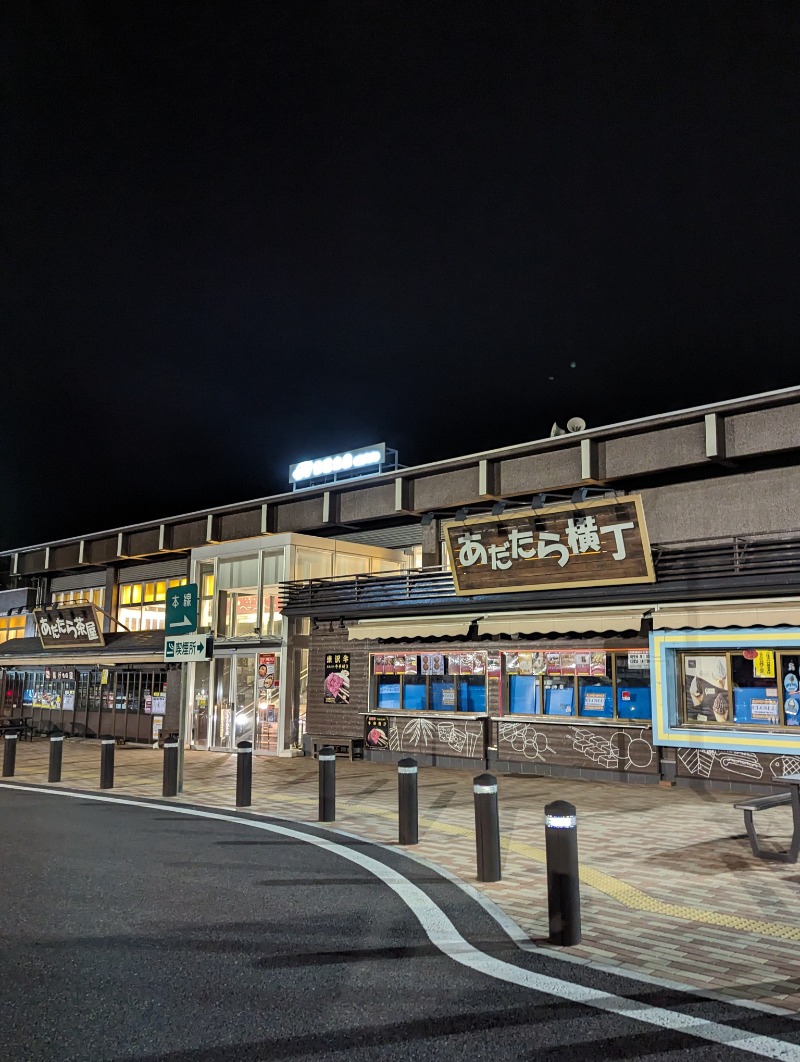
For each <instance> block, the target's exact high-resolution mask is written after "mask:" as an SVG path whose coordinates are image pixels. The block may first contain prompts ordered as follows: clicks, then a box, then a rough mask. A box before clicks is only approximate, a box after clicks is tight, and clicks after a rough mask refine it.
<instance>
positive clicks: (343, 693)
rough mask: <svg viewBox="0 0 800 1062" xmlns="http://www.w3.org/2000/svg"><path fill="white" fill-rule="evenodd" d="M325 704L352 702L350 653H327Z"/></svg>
mask: <svg viewBox="0 0 800 1062" xmlns="http://www.w3.org/2000/svg"><path fill="white" fill-rule="evenodd" d="M322 699H323V702H324V703H325V704H349V703H350V654H349V653H326V654H325V693H324V696H323V698H322Z"/></svg>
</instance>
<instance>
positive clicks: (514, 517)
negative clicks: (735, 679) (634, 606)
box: [444, 495, 655, 594]
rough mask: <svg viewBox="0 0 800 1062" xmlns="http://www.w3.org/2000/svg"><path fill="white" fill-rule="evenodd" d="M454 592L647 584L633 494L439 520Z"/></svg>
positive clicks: (648, 567) (649, 572) (649, 568)
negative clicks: (573, 503)
mask: <svg viewBox="0 0 800 1062" xmlns="http://www.w3.org/2000/svg"><path fill="white" fill-rule="evenodd" d="M444 533H445V542H446V543H447V550H448V553H449V554H450V566H451V569H452V572H453V579H454V582H455V588H456V593H457V594H510V593H514V592H516V591H519V590H555V589H558V588H562V587H563V588H566V587H577V586H610V585H614V584H618V583H653V582H655V574H654V572H653V561H652V557H651V555H650V543H649V541H648V538H647V529H646V527H645V522H644V512H643V510H642V500H641V498H640V497H639V496H638V495H629V496H628V497H625V498H616V499H613V500H606V499H601V500H600V501H592V502H583V503H582V504H580V505H569V504H565V505H563V506H554V507H552V508H547V509H526V510H522V511H519V512H513V511H512V512H510V513H504V514H503V515H502V516H475V517H470V518H468V519H467V520H458V521H455V520H454V521H449V522H448V523H446V524H445V525H444Z"/></svg>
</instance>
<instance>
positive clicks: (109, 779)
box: [100, 737, 114, 789]
mask: <svg viewBox="0 0 800 1062" xmlns="http://www.w3.org/2000/svg"><path fill="white" fill-rule="evenodd" d="M100 788H101V789H113V788H114V739H113V737H101V738H100Z"/></svg>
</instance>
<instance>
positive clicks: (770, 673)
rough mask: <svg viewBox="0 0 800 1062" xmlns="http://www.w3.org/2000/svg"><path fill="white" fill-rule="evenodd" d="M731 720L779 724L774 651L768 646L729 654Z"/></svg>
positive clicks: (758, 723) (757, 723)
mask: <svg viewBox="0 0 800 1062" xmlns="http://www.w3.org/2000/svg"><path fill="white" fill-rule="evenodd" d="M730 660H731V677H732V679H733V721H734V723H746V724H756V725H762V726H764V725H765V726H779V725H780V721H781V718H780V702H779V698H778V681H777V678H776V676H775V653H774V651H773V650H771V649H766V650H761V651H756V650H754V649H753V650H748V651H746V652H744V653H731V657H730Z"/></svg>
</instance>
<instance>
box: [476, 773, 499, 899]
mask: <svg viewBox="0 0 800 1062" xmlns="http://www.w3.org/2000/svg"><path fill="white" fill-rule="evenodd" d="M473 788H474V791H475V843H476V845H477V849H478V881H499V880H500V821H499V819H498V815H497V779H496V778H495V776H494V775H493V774H479V775H478V777H477V778H476V779H475V782H474V783H473Z"/></svg>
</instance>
